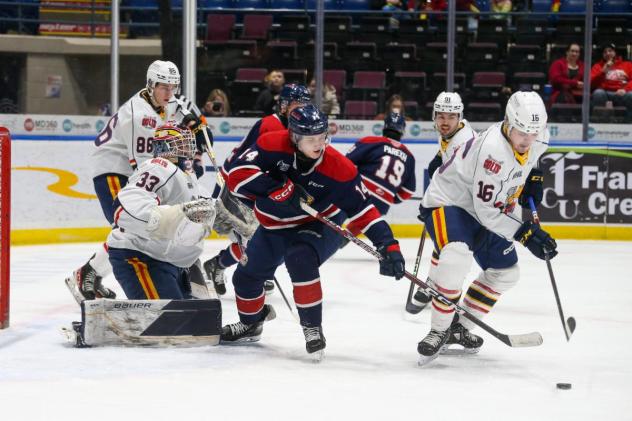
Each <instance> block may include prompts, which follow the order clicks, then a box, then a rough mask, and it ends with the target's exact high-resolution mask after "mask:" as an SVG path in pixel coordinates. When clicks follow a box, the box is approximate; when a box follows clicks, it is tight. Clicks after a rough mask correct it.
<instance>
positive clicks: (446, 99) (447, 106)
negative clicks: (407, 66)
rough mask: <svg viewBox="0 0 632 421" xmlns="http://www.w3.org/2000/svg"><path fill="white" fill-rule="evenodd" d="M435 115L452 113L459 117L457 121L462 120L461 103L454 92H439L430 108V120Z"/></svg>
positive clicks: (459, 97) (458, 96)
mask: <svg viewBox="0 0 632 421" xmlns="http://www.w3.org/2000/svg"><path fill="white" fill-rule="evenodd" d="M437 113H454V114H458V115H459V120H463V101H461V96H460V95H459V94H457V93H456V92H441V93H440V94H439V96H437V99H436V100H435V102H434V106H433V107H432V120H434V119H435V117H436V116H437Z"/></svg>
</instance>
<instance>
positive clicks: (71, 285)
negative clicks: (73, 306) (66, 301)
mask: <svg viewBox="0 0 632 421" xmlns="http://www.w3.org/2000/svg"><path fill="white" fill-rule="evenodd" d="M64 282H65V284H66V287H67V288H68V290H69V291H70V293H71V294H72V296H73V297H74V299H75V301H76V302H77V304H79V305H81V303H82V302H83V300H85V298H84V297H83V295H81V293H80V292H79V289H78V288H77V283H76V282H75V279H74V277H69V278H66V280H65V281H64Z"/></svg>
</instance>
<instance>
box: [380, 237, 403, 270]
mask: <svg viewBox="0 0 632 421" xmlns="http://www.w3.org/2000/svg"><path fill="white" fill-rule="evenodd" d="M377 251H378V252H379V253H380V254H381V255H382V257H383V259H382V260H380V275H384V276H394V277H395V279H397V280H400V279H402V278H403V277H404V271H405V270H406V268H405V263H404V256H402V252H401V251H400V249H399V243H398V242H397V240H393V241H392V242H390V243H387V244H384V245H382V246H380V247H378V249H377Z"/></svg>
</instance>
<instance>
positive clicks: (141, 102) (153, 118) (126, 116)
mask: <svg viewBox="0 0 632 421" xmlns="http://www.w3.org/2000/svg"><path fill="white" fill-rule="evenodd" d="M189 110H190V111H189ZM191 111H192V112H193V113H194V114H196V115H197V116H199V114H200V113H199V110H197V107H195V105H193V104H191V102H190V101H188V100H187V99H186V98H185V97H183V96H181V97H179V98H176V97H175V96H173V97H172V98H171V100H170V101H169V103H168V104H167V107H166V109H165V110H163V111H161V110H159V109H157V108H155V107H154V106H153V105H152V104H151V101H150V99H149V94H148V93H147V90H146V89H142V90H140V91H138V92H137V93H136V94H134V96H132V97H131V98H130V99H129V100H128V101H127V102H126V103H125V104H123V105H122V106H121V107H120V108H119V110H118V111H117V113H116V114H114V115H113V116H112V117H111V118H110V120H109V121H108V123H107V125H106V126H105V127H104V128H103V130H102V131H101V133H99V135H98V136H97V138H96V139H95V141H94V144H95V146H96V148H95V149H94V151H93V152H92V165H93V173H92V176H93V177H96V176H99V175H102V174H107V173H114V174H122V175H125V176H127V177H129V176H130V175H131V174H132V172H133V171H134V169H136V168H137V167H138V166H140V164H142V163H143V162H144V161H146V160H147V159H150V158H153V157H154V154H153V150H154V149H153V142H152V141H153V136H154V130H155V129H156V127H159V126H161V125H163V124H164V123H165V122H167V121H177V122H180V121H181V120H182V117H183V116H184V115H186V114H189V113H190V112H191ZM196 111H197V113H196Z"/></svg>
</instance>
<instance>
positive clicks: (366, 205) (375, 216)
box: [227, 130, 393, 246]
mask: <svg viewBox="0 0 632 421" xmlns="http://www.w3.org/2000/svg"><path fill="white" fill-rule="evenodd" d="M296 159H297V157H296V149H295V147H294V145H293V144H292V141H291V140H290V135H289V132H288V130H282V131H277V132H271V133H267V134H264V135H263V136H261V137H260V138H259V139H258V140H257V142H256V143H255V144H254V145H252V146H251V147H250V148H248V149H246V150H245V151H243V152H242V153H241V154H240V155H238V156H235V159H234V164H233V166H232V169H231V170H230V171H229V172H228V183H227V185H228V187H229V189H230V191H231V192H232V193H233V194H234V195H235V196H237V197H241V198H243V199H248V200H254V201H255V206H254V211H255V215H256V216H257V219H258V220H259V222H260V223H261V225H262V226H264V227H265V228H267V229H270V230H275V229H286V228H294V227H297V226H300V225H302V224H305V223H308V222H312V221H314V218H312V217H311V216H309V215H307V214H305V213H303V212H302V211H300V210H295V209H292V208H290V207H284V206H279V205H278V203H277V202H274V201H273V200H272V199H270V198H269V197H268V194H270V192H273V191H275V190H277V189H279V188H280V187H281V186H282V185H283V184H284V182H285V181H286V179H287V178H289V179H290V180H292V182H293V183H295V184H298V185H300V186H301V187H303V188H304V189H305V190H306V191H307V193H308V194H309V195H311V196H312V197H313V198H314V201H313V202H312V203H311V206H312V207H313V208H314V209H316V210H317V211H318V212H320V213H321V214H322V215H324V216H328V217H331V216H334V215H336V214H337V213H338V212H340V211H343V212H345V213H346V215H347V216H348V218H349V220H350V221H351V223H353V224H354V225H355V226H356V227H357V231H358V232H363V233H364V234H366V236H367V237H369V239H370V240H371V241H372V242H373V244H374V245H376V246H379V245H381V244H384V243H388V242H390V241H392V240H393V232H392V231H391V228H390V227H389V225H388V224H387V223H386V221H384V220H383V219H382V217H381V214H380V212H379V211H378V210H377V209H376V207H375V206H374V205H373V204H372V203H371V202H370V201H369V198H370V195H369V193H368V191H367V190H366V187H364V184H363V183H362V182H361V178H360V175H359V173H358V171H357V169H356V167H355V166H354V165H353V163H352V162H351V161H349V160H348V159H347V158H346V157H345V156H344V155H342V154H341V153H340V152H338V151H337V150H336V149H335V148H333V147H331V146H328V147H326V148H325V151H324V153H323V155H322V156H321V157H320V158H319V160H318V161H317V162H316V164H315V165H314V166H313V167H312V169H311V170H309V171H308V172H306V173H300V172H299V170H298V169H297V163H296Z"/></svg>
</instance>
